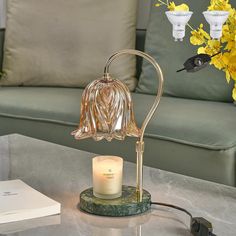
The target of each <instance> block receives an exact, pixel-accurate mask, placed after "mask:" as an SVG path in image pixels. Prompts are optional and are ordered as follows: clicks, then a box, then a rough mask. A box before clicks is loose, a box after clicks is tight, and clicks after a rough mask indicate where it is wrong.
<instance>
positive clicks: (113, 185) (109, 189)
mask: <svg viewBox="0 0 236 236" xmlns="http://www.w3.org/2000/svg"><path fill="white" fill-rule="evenodd" d="M122 176H123V159H122V158H121V157H117V156H97V157H94V158H93V195H94V196H95V197H98V198H102V199H114V198H118V197H120V196H121V194H122Z"/></svg>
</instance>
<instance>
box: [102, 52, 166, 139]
mask: <svg viewBox="0 0 236 236" xmlns="http://www.w3.org/2000/svg"><path fill="white" fill-rule="evenodd" d="M124 54H132V55H136V56H140V57H143V58H144V59H146V60H147V61H149V62H150V63H151V64H152V65H153V66H154V68H155V69H156V72H157V78H158V80H159V85H158V91H157V96H156V99H155V101H154V103H153V105H152V107H151V109H150V111H149V112H148V114H147V116H146V118H145V119H144V122H143V124H142V126H141V129H140V130H141V133H140V142H143V137H144V132H145V129H146V127H147V125H148V123H149V121H150V120H151V118H152V117H153V115H154V113H155V111H156V109H157V107H158V105H159V102H160V99H161V96H162V93H163V83H164V78H163V73H162V70H161V68H160V66H159V65H158V63H157V62H156V60H155V59H154V58H153V57H151V56H149V55H148V54H146V53H144V52H142V51H138V50H134V49H124V50H121V51H118V52H116V53H114V54H113V55H112V56H111V57H110V58H109V59H108V60H107V62H106V65H105V68H104V78H107V79H109V78H110V77H109V68H110V65H111V63H112V62H113V61H114V60H115V59H116V58H117V57H119V56H121V55H124Z"/></svg>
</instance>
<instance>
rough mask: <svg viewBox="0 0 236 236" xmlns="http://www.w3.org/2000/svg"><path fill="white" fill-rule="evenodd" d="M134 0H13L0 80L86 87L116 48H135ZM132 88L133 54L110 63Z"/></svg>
mask: <svg viewBox="0 0 236 236" xmlns="http://www.w3.org/2000/svg"><path fill="white" fill-rule="evenodd" d="M136 5H137V1H136V0H129V1H127V0H120V1H110V0H100V1H99V4H97V3H95V2H94V1H93V0H70V1H66V0H40V1H38V0H24V1H21V0H9V1H8V6H7V27H6V35H5V39H6V41H5V47H4V48H5V50H4V65H3V70H4V72H5V73H6V76H4V78H3V79H2V80H0V85H8V86H9V85H10V86H15V85H25V86H65V87H84V86H86V85H87V84H88V83H89V82H91V81H92V80H94V79H97V78H98V77H101V75H102V73H103V69H104V66H105V62H106V60H107V59H108V57H109V56H110V55H111V54H112V53H114V52H115V51H117V50H120V49H124V48H134V47H135V26H136ZM112 71H113V74H114V75H115V76H116V75H117V77H118V78H119V79H121V80H122V81H124V82H125V83H126V84H127V85H128V87H129V88H130V89H131V90H134V88H135V86H136V79H135V58H134V57H125V58H123V60H118V61H117V63H114V65H113V66H112Z"/></svg>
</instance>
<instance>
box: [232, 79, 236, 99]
mask: <svg viewBox="0 0 236 236" xmlns="http://www.w3.org/2000/svg"><path fill="white" fill-rule="evenodd" d="M232 97H233V99H234V101H236V82H235V84H234V89H233V91H232Z"/></svg>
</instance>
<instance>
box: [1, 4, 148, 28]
mask: <svg viewBox="0 0 236 236" xmlns="http://www.w3.org/2000/svg"><path fill="white" fill-rule="evenodd" d="M6 1H7V0H0V28H5V25H6V21H5V11H6ZM39 1H40V0H39ZM138 2H139V7H138V22H137V28H138V29H146V26H147V21H148V15H149V11H150V2H151V0H138Z"/></svg>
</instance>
